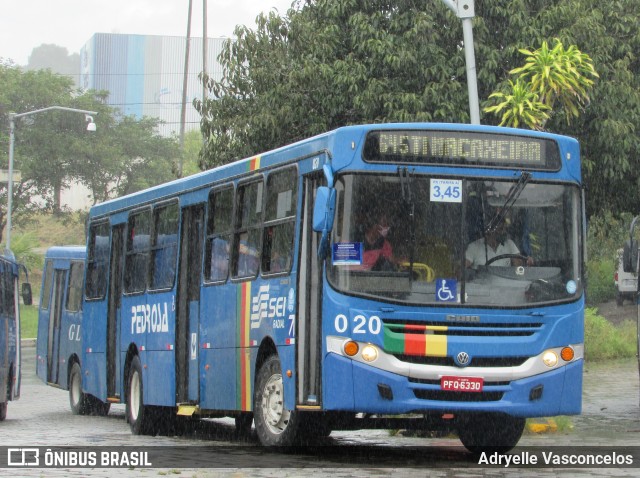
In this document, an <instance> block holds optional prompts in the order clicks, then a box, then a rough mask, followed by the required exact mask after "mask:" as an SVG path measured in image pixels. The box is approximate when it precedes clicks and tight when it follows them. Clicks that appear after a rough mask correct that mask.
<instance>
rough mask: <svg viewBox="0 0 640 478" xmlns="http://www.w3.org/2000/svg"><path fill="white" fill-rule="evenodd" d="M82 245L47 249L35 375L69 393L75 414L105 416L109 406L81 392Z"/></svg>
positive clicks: (83, 256)
mask: <svg viewBox="0 0 640 478" xmlns="http://www.w3.org/2000/svg"><path fill="white" fill-rule="evenodd" d="M85 258H86V248H85V247H84V246H54V247H50V248H49V249H47V251H46V253H45V257H44V269H43V271H42V288H41V290H40V294H41V295H40V304H39V307H38V340H37V345H36V374H37V376H38V377H40V378H41V379H42V380H43V381H44V383H46V384H47V385H50V386H53V387H57V388H60V389H62V390H68V391H69V404H70V406H71V411H72V412H73V413H74V414H76V415H85V414H97V415H106V414H107V413H108V411H109V404H108V403H104V402H101V401H99V400H97V399H95V398H93V397H92V396H91V395H85V394H84V393H83V392H82V368H81V364H82V362H81V356H82V351H81V348H82V340H81V339H82V334H81V330H82V295H83V292H84V287H83V281H84V265H85Z"/></svg>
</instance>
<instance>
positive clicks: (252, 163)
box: [249, 156, 260, 171]
mask: <svg viewBox="0 0 640 478" xmlns="http://www.w3.org/2000/svg"><path fill="white" fill-rule="evenodd" d="M256 169H260V156H256V157H255V158H251V159H250V160H249V171H255V170H256Z"/></svg>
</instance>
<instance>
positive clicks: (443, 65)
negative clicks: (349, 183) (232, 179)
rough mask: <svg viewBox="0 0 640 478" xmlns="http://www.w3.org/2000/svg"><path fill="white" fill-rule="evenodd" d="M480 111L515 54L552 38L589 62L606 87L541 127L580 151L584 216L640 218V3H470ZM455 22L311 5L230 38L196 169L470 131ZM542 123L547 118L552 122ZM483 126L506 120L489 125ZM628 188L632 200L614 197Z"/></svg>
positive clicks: (399, 0)
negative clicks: (354, 137) (376, 137)
mask: <svg viewBox="0 0 640 478" xmlns="http://www.w3.org/2000/svg"><path fill="white" fill-rule="evenodd" d="M475 11H476V15H477V16H476V17H475V19H474V40H475V42H476V44H475V51H476V65H477V77H478V93H479V96H480V98H481V100H482V99H484V101H483V103H482V105H481V106H483V107H486V106H491V105H492V102H489V101H488V97H489V95H490V94H491V93H493V92H495V91H498V90H499V86H500V85H501V84H503V83H504V82H506V81H508V78H509V71H511V70H513V69H514V68H516V67H518V66H521V65H522V56H521V54H520V53H519V51H520V50H521V49H528V48H531V45H541V44H542V42H543V41H547V42H549V41H552V40H553V39H554V38H558V39H559V40H560V41H561V42H562V44H563V45H576V47H577V48H579V49H580V51H581V52H584V53H586V54H588V55H589V56H590V57H591V58H592V60H593V64H594V65H595V66H596V67H597V70H598V74H599V75H600V79H599V80H598V82H597V83H596V84H595V86H594V87H593V89H592V90H591V94H590V95H589V97H590V102H589V103H585V104H583V106H584V107H586V109H585V110H584V112H582V114H581V115H580V116H579V117H578V118H573V119H572V122H571V124H567V123H566V118H565V117H564V115H561V114H555V115H550V118H549V119H548V120H547V122H546V123H545V129H547V130H548V131H554V132H558V133H562V134H568V135H572V136H575V137H577V138H578V139H579V140H580V141H581V143H582V152H583V158H584V165H585V175H586V179H587V181H588V182H589V184H590V195H589V203H588V210H589V213H591V212H593V211H599V210H601V209H603V208H604V209H609V208H611V209H612V210H614V211H624V210H632V211H635V212H637V211H639V210H640V174H638V171H640V158H639V157H638V155H637V151H639V150H640V135H639V134H638V131H640V75H637V72H638V71H640V57H638V55H637V52H638V51H640V35H639V34H638V22H637V18H638V17H640V2H638V1H637V0H617V1H615V2H606V3H602V2H601V3H597V2H593V0H526V1H525V0H490V1H489V0H476V4H475ZM461 30H462V29H461V25H460V21H459V19H458V18H456V16H455V15H454V14H453V13H452V12H450V11H449V10H448V9H447V8H446V7H445V6H444V4H443V3H442V2H441V1H440V0H432V1H425V2H415V1H413V0H395V1H390V0H387V1H385V0H306V1H302V0H300V1H297V2H296V3H295V4H294V6H293V8H292V9H290V10H289V11H288V12H287V14H286V16H284V17H280V16H278V15H276V14H275V13H273V12H272V13H269V14H267V15H261V16H259V17H258V19H257V23H256V28H255V30H252V29H250V28H248V27H246V26H245V27H239V28H237V29H236V32H235V33H236V36H237V39H236V41H234V42H232V41H229V42H227V44H226V46H225V48H224V49H223V52H222V54H221V56H220V61H221V63H222V67H223V71H224V74H223V78H222V80H221V81H220V82H215V81H212V80H211V79H206V84H207V86H208V87H209V88H210V90H211V92H212V95H213V96H212V98H211V99H210V100H208V101H207V102H206V103H205V104H204V105H198V106H197V107H198V108H199V111H200V112H201V114H202V133H203V136H204V138H205V141H206V146H205V149H204V150H203V154H202V158H201V167H202V168H206V167H212V166H214V165H218V164H224V163H226V162H229V161H233V160H235V159H238V158H241V157H247V156H250V155H253V154H257V153H259V152H262V151H265V150H269V149H272V148H274V147H277V146H282V145H284V144H287V143H290V142H292V141H295V140H298V139H301V138H303V137H308V136H311V135H313V134H317V133H320V132H323V131H326V130H329V129H332V128H335V127H338V126H343V125H347V124H353V123H361V122H384V121H443V122H468V120H469V116H468V109H467V108H468V100H467V88H466V77H465V60H464V51H463V48H462V47H461V46H462V44H461V42H462V31H461ZM545 111H546V110H545ZM482 122H484V123H494V124H497V123H499V122H500V121H499V120H496V119H494V118H493V117H491V116H487V115H485V116H484V117H483V118H482ZM618 182H620V183H622V184H624V186H625V187H626V188H627V189H628V190H629V191H630V194H629V195H628V196H626V197H624V198H623V197H621V196H618V197H615V198H612V195H611V191H613V190H615V189H616V186H615V185H616V184H617V183H618Z"/></svg>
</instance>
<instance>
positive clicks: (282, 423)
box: [260, 374, 291, 435]
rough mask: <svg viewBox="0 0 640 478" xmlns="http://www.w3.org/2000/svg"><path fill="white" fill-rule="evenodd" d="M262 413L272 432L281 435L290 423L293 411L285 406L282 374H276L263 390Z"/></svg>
mask: <svg viewBox="0 0 640 478" xmlns="http://www.w3.org/2000/svg"><path fill="white" fill-rule="evenodd" d="M260 406H261V408H262V415H263V417H264V421H265V423H266V425H267V427H268V428H269V431H271V433H274V434H276V435H279V434H280V433H282V432H284V431H285V430H286V428H287V425H288V424H289V418H290V416H291V412H290V411H289V410H287V409H285V408H284V389H283V386H282V375H281V374H274V375H272V376H271V378H269V380H268V381H267V383H266V384H265V386H264V389H263V390H262V402H261V404H260Z"/></svg>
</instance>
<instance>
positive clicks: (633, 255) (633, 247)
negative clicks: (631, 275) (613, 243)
mask: <svg viewBox="0 0 640 478" xmlns="http://www.w3.org/2000/svg"><path fill="white" fill-rule="evenodd" d="M637 264H638V241H634V240H629V241H625V243H624V249H623V252H622V268H623V269H624V271H625V272H636V266H637Z"/></svg>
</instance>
